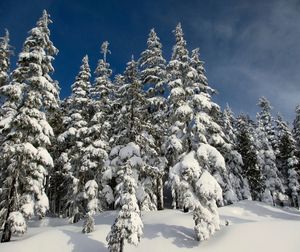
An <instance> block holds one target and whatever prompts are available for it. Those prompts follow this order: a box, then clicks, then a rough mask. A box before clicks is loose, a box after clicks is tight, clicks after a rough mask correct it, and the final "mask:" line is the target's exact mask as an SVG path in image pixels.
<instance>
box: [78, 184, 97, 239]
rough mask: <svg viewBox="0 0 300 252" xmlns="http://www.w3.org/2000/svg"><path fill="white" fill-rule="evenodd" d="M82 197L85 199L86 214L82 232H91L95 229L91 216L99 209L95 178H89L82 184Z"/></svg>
mask: <svg viewBox="0 0 300 252" xmlns="http://www.w3.org/2000/svg"><path fill="white" fill-rule="evenodd" d="M83 197H84V198H85V199H86V200H87V209H86V211H87V214H86V218H85V221H84V225H83V230H82V232H83V233H90V232H93V231H94V229H95V223H94V218H93V217H92V216H93V215H94V214H95V213H96V212H97V211H98V209H99V201H98V184H97V182H96V181H95V180H89V181H88V182H86V184H85V186H84V195H83Z"/></svg>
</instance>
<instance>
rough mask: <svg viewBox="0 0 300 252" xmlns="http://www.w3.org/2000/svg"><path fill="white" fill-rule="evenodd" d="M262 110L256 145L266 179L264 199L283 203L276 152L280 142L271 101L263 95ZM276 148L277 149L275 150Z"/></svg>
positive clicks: (261, 99)
mask: <svg viewBox="0 0 300 252" xmlns="http://www.w3.org/2000/svg"><path fill="white" fill-rule="evenodd" d="M258 105H259V107H260V109H261V111H260V112H259V113H258V114H257V128H256V136H257V139H256V143H257V144H256V145H257V149H258V164H259V166H260V168H261V170H262V173H263V175H264V181H265V191H264V193H263V195H262V201H264V202H266V203H269V204H272V205H276V204H280V205H282V201H283V200H284V187H283V184H282V182H281V180H280V172H279V170H278V169H277V164H276V153H277V152H278V150H277V149H278V143H277V141H276V134H275V130H274V126H273V121H274V120H273V118H272V116H271V105H270V102H269V101H268V100H267V99H266V98H264V97H262V98H260V99H259V103H258ZM275 148H276V150H274V149H275Z"/></svg>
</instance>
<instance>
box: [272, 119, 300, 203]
mask: <svg viewBox="0 0 300 252" xmlns="http://www.w3.org/2000/svg"><path fill="white" fill-rule="evenodd" d="M276 124H277V127H276V128H277V136H278V141H279V144H278V150H279V152H278V155H277V160H278V162H277V163H278V169H279V171H280V172H281V181H282V183H283V186H284V187H285V191H286V194H287V195H288V197H289V200H290V202H291V205H292V206H293V207H299V202H298V195H299V189H300V188H299V168H298V167H299V166H298V165H299V160H298V158H297V157H296V152H297V149H296V141H295V139H294V137H293V135H292V132H291V130H290V128H289V126H288V124H287V123H286V122H285V121H284V120H283V119H282V117H281V116H278V118H277V120H276ZM283 204H287V202H284V203H283Z"/></svg>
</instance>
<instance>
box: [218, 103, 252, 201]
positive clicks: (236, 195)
mask: <svg viewBox="0 0 300 252" xmlns="http://www.w3.org/2000/svg"><path fill="white" fill-rule="evenodd" d="M221 124H222V126H223V131H224V135H225V139H226V142H227V144H226V145H224V149H225V151H224V152H225V154H224V159H225V162H226V167H227V170H228V174H229V181H230V184H231V186H232V191H231V190H228V191H227V194H230V195H226V196H225V198H226V199H227V200H230V202H234V201H237V200H242V199H250V198H251V194H250V189H249V185H248V181H247V180H246V179H245V178H243V176H242V174H243V172H242V167H243V159H242V156H241V154H240V153H239V152H238V151H237V137H236V130H235V128H234V126H235V124H236V120H235V118H234V115H233V112H232V111H231V109H230V107H229V106H228V105H227V106H226V108H225V109H224V112H223V116H222V123H221Z"/></svg>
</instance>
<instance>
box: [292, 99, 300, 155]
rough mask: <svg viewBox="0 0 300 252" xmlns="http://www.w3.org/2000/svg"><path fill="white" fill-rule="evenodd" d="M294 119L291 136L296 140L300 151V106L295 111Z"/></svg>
mask: <svg viewBox="0 0 300 252" xmlns="http://www.w3.org/2000/svg"><path fill="white" fill-rule="evenodd" d="M295 112H296V117H295V120H294V122H293V135H294V138H295V140H296V144H297V148H298V150H300V105H298V106H296V109H295Z"/></svg>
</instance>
